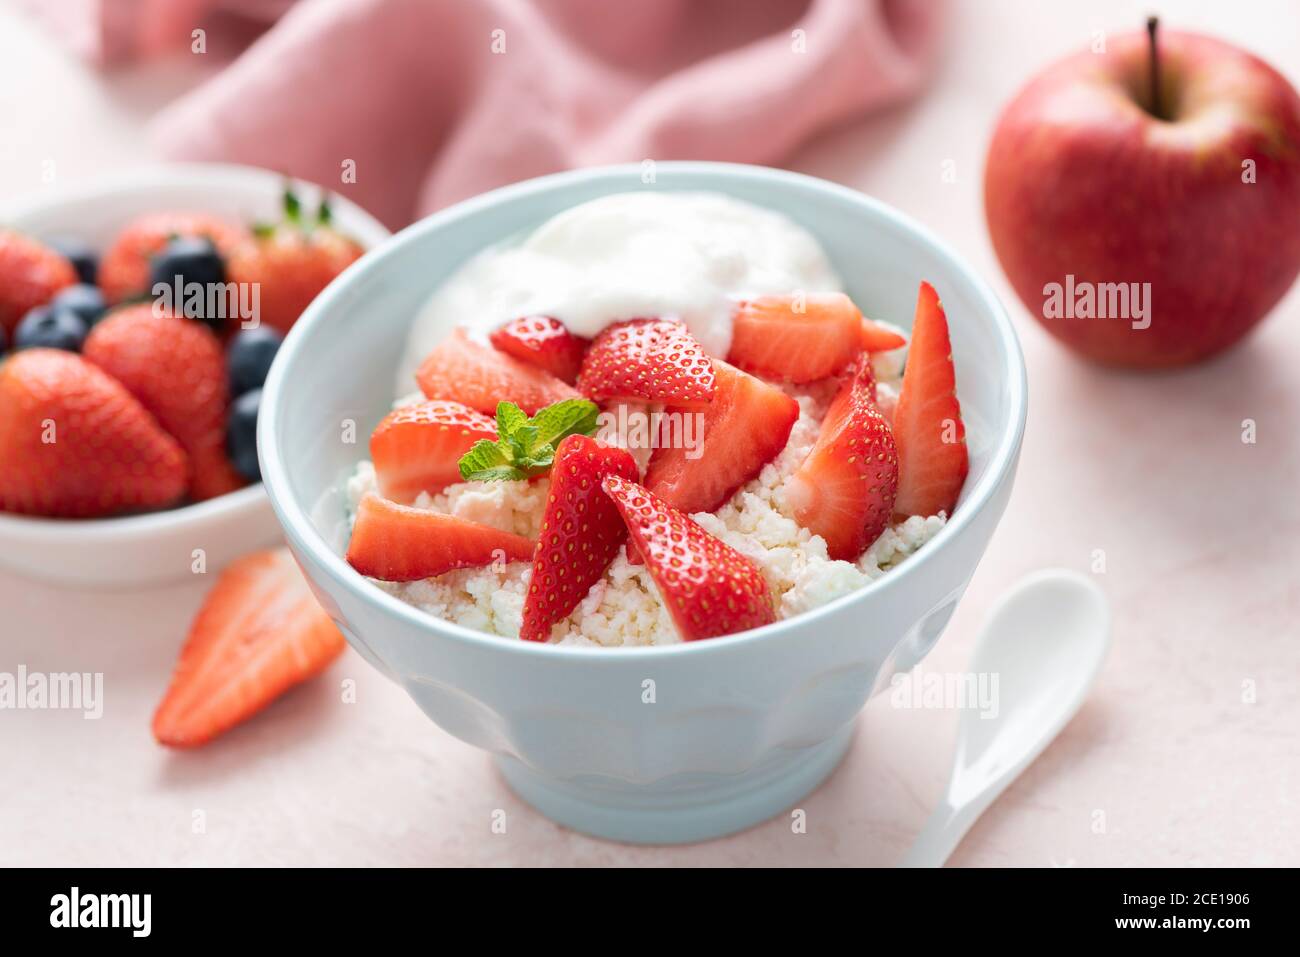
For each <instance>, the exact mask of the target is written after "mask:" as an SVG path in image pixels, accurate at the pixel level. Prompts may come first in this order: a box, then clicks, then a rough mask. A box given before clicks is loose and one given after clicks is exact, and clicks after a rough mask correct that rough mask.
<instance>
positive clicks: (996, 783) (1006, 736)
mask: <svg viewBox="0 0 1300 957" xmlns="http://www.w3.org/2000/svg"><path fill="white" fill-rule="evenodd" d="M1109 646H1110V608H1109V605H1108V603H1107V601H1106V596H1105V595H1104V594H1102V591H1101V589H1100V588H1098V587H1097V585H1096V584H1095V583H1094V582H1093V581H1092V580H1091V579H1089V578H1086V577H1085V576H1083V575H1080V574H1078V573H1077V572H1071V571H1067V570H1065V569H1047V570H1044V571H1040V572H1036V573H1034V574H1032V575H1029V576H1027V577H1026V578H1024V579H1022V580H1021V581H1020V582H1019V583H1018V584H1016V585H1015V587H1013V588H1012V589H1011V591H1010V592H1008V593H1007V594H1006V595H1005V596H1004V597H1003V598H1002V600H1001V601H1000V602H999V603H998V605H997V606H996V607H995V608H994V609H993V611H992V613H991V614H990V615H989V618H988V620H987V622H985V625H984V630H983V632H981V634H980V637H979V640H978V641H977V643H976V646H975V654H974V656H973V657H972V659H971V667H970V670H971V671H972V672H973V673H975V674H980V675H983V674H987V675H991V676H996V679H997V685H996V689H997V697H996V702H995V707H994V708H992V709H989V710H988V711H977V710H966V711H963V712H962V713H961V719H960V723H959V725H958V729H957V752H956V756H955V758H954V760H953V768H952V775H951V777H950V778H949V781H948V789H947V792H946V794H945V795H944V798H943V800H942V802H941V803H940V804H939V806H938V807H937V808H936V809H935V811H934V813H933V814H932V815H931V816H930V819H929V820H928V821H927V822H926V825H925V827H924V828H923V829H922V830H921V833H920V835H918V837H917V839H916V841H915V843H914V844H913V845H912V848H911V850H910V851H909V852H908V853H907V856H906V857H905V858H904V859H903V860H902V862H901V865H900V866H903V867H939V866H941V865H942V864H943V862H944V861H945V860H947V859H948V855H949V854H951V853H952V851H953V850H954V849H955V848H956V847H957V844H958V843H960V841H961V839H962V837H963V836H965V834H966V832H967V831H968V830H969V829H970V827H971V825H972V824H974V823H975V821H976V820H977V819H978V818H979V816H980V815H981V814H982V813H984V811H985V809H986V808H988V806H989V805H990V804H992V803H993V801H994V800H995V799H996V798H997V797H998V795H1000V794H1001V793H1002V792H1003V791H1004V790H1005V789H1006V787H1007V785H1008V784H1010V783H1011V782H1012V781H1013V780H1015V778H1016V777H1017V776H1019V774H1020V772H1021V771H1023V770H1024V769H1025V768H1027V767H1029V765H1030V764H1032V763H1033V761H1034V759H1036V758H1037V757H1038V756H1039V755H1040V754H1042V753H1043V750H1044V749H1045V748H1046V747H1047V745H1048V744H1050V743H1051V742H1052V740H1053V739H1054V738H1055V737H1056V736H1057V734H1059V733H1060V731H1061V729H1062V728H1064V727H1065V725H1066V723H1067V722H1069V720H1070V719H1071V718H1073V717H1074V715H1075V713H1076V712H1077V711H1078V710H1079V707H1080V705H1082V704H1083V701H1084V698H1086V697H1087V694H1088V691H1089V689H1090V688H1091V687H1092V683H1093V680H1094V679H1095V678H1096V677H1097V672H1098V671H1099V670H1100V668H1101V663H1102V661H1103V660H1104V659H1105V657H1106V650H1107V648H1108V647H1109Z"/></svg>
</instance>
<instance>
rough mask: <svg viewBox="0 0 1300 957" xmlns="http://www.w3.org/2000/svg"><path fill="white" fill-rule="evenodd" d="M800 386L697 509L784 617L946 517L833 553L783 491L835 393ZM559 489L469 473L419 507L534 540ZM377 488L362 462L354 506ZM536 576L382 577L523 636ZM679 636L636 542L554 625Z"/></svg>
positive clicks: (888, 562)
mask: <svg viewBox="0 0 1300 957" xmlns="http://www.w3.org/2000/svg"><path fill="white" fill-rule="evenodd" d="M891 363H893V357H877V358H876V370H877V374H880V373H883V372H887V371H889V369H890V367H891ZM895 368H896V365H895ZM897 386H898V382H897V379H896V378H895V379H893V380H885V381H882V382H881V383H880V384H879V386H878V387H877V395H878V397H880V398H883V397H884V396H885V395H886V394H888V393H892V394H895V395H896V394H897ZM791 394H792V395H794V397H795V398H796V399H797V400H798V402H799V419H798V421H796V422H795V425H794V428H793V429H792V430H791V432H790V440H789V442H788V443H787V444H786V447H785V449H784V450H783V451H782V452H781V453H780V454H779V455H778V456H777V457H776V458H775V459H773V460H772V461H771V462H769V463H768V464H767V465H766V466H764V467H763V470H762V471H761V472H760V473H759V474H758V476H757V477H755V478H754V479H752V480H751V481H749V482H748V483H746V484H745V485H744V486H742V487H741V488H740V489H739V490H738V491H737V492H736V494H735V495H733V496H732V498H731V500H730V501H729V502H727V504H725V505H723V506H722V508H720V509H718V511H717V512H716V513H710V512H697V513H696V514H694V515H692V516H691V517H692V518H693V519H694V520H695V521H696V522H698V523H699V524H700V525H701V526H702V527H703V528H704V529H705V530H706V531H708V532H709V533H710V534H712V535H715V536H717V537H718V538H720V539H722V540H723V541H724V542H726V543H727V544H728V545H730V546H731V547H733V548H735V549H736V550H737V551H739V552H741V553H742V554H744V555H747V556H749V557H750V558H752V559H753V560H754V561H755V562H757V563H758V566H759V568H760V569H761V570H762V572H763V576H764V578H766V579H767V583H768V586H769V588H770V589H771V591H772V596H773V598H775V599H776V602H777V617H778V618H789V617H791V616H793V615H798V614H800V613H802V612H805V611H809V610H811V609H813V608H816V607H817V606H819V605H824V604H826V603H827V602H829V601H832V600H834V599H836V598H839V597H840V596H841V595H847V594H848V593H850V592H853V591H856V590H857V589H859V588H862V587H863V586H864V585H867V584H869V583H871V582H872V581H874V580H875V579H877V578H879V577H880V576H881V575H883V574H884V573H885V572H886V571H888V570H889V569H891V568H893V567H894V566H896V565H897V564H898V563H899V562H901V561H903V559H905V558H907V556H909V555H911V554H912V553H913V552H915V551H916V550H917V549H918V548H920V547H921V546H922V545H924V544H925V543H926V542H927V541H929V540H930V539H931V538H933V537H934V535H935V534H936V533H937V532H938V531H939V529H941V528H942V527H943V525H944V521H945V516H944V515H943V514H942V513H940V514H938V515H932V516H928V517H925V516H920V515H914V516H912V517H910V518H908V519H907V520H906V521H903V522H899V523H897V524H895V525H893V526H891V527H890V528H888V529H886V530H885V532H884V533H883V534H882V535H881V536H880V538H878V539H876V541H875V542H874V543H873V544H872V545H871V547H870V548H868V549H867V551H866V552H865V553H864V554H863V555H862V557H861V558H859V559H858V561H856V562H844V561H834V560H832V559H831V558H830V557H828V556H827V554H826V542H825V541H824V540H823V539H822V538H821V537H820V536H818V535H812V534H810V533H809V532H808V531H807V530H806V529H804V528H801V527H800V526H799V525H798V523H796V522H795V521H794V519H793V518H792V517H791V514H790V511H789V509H788V507H787V505H786V503H785V499H784V495H783V491H782V490H783V487H784V485H785V480H786V479H787V478H788V477H789V476H790V475H792V474H794V472H795V470H796V469H798V467H799V465H800V464H801V463H802V462H803V459H804V457H805V456H806V455H807V454H808V452H809V450H810V449H811V448H812V446H813V444H814V443H815V442H816V441H817V433H818V430H819V428H820V425H821V419H822V416H823V415H824V414H825V410H826V404H827V402H828V401H829V398H830V396H829V393H828V391H827V390H826V389H825V388H823V389H822V390H806V387H805V391H802V392H795V391H791ZM549 486H550V483H549V482H548V481H547V480H546V479H538V480H536V481H533V482H463V483H460V484H457V485H452V486H449V487H448V488H446V489H444V490H443V491H442V492H441V493H440V494H438V495H427V494H426V495H421V496H420V497H419V498H418V499H417V500H416V501H415V503H414V504H415V505H416V506H417V507H420V508H431V509H435V510H437V511H440V512H446V513H449V514H452V515H456V516H458V517H460V518H465V519H469V520H470V521H475V522H481V523H483V524H485V525H491V526H492V527H494V528H499V529H502V530H503V531H509V532H514V533H516V534H519V535H526V536H528V537H530V538H535V537H537V534H538V530H539V529H540V527H541V522H542V514H543V512H544V511H545V507H546V496H547V492H548V490H549ZM374 489H375V475H374V469H373V467H372V466H371V465H370V463H368V462H363V463H362V464H361V465H360V466H358V468H357V470H356V472H355V474H354V475H353V476H352V478H351V480H350V481H349V483H348V500H349V503H350V505H351V507H352V508H353V509H355V507H356V503H357V502H359V501H360V500H361V497H362V496H363V495H365V494H366V493H367V492H369V491H372V490H374ZM531 575H532V568H531V566H530V565H529V563H527V562H511V563H510V564H508V565H506V566H505V567H504V568H503V569H501V570H499V571H494V570H492V569H490V568H473V569H462V570H460V571H455V572H449V573H447V574H445V575H440V576H438V577H437V578H430V579H426V580H424V581H418V582H376V584H377V585H378V586H379V587H380V588H382V589H384V590H385V591H387V592H388V593H389V594H391V595H394V596H396V597H397V598H399V599H401V600H402V601H404V602H406V603H408V604H411V605H414V606H416V607H417V608H420V609H422V610H423V611H426V612H428V613H429V614H431V615H434V616H436V617H438V618H444V619H446V620H448V621H454V622H456V623H457V624H460V625H464V626H465V627H467V628H474V629H476V630H478V631H485V632H489V633H491V634H495V635H502V636H505V637H511V638H514V637H518V635H519V629H520V626H521V624H522V621H523V610H524V596H525V595H526V594H527V592H528V582H529V579H530V578H531ZM680 640H681V639H680V638H679V637H678V635H677V631H676V629H675V628H674V626H673V622H672V617H671V616H670V615H669V613H668V610H667V608H666V606H665V605H664V604H663V602H662V601H660V599H659V595H658V592H657V590H656V588H655V584H654V581H653V579H652V578H651V577H650V573H649V571H648V569H647V568H646V566H645V565H630V564H628V561H627V554H626V550H620V551H619V554H618V557H617V558H615V559H614V561H613V562H612V563H611V564H610V566H609V568H608V569H607V570H606V571H605V574H604V576H603V577H602V578H601V580H600V581H598V582H597V583H596V584H595V586H593V587H592V589H591V591H590V592H589V593H588V595H587V597H586V599H585V600H584V601H583V602H582V603H581V604H580V605H579V606H578V607H577V608H576V609H575V610H574V612H573V613H572V614H571V615H569V617H568V618H566V619H564V620H563V621H561V622H558V623H557V624H556V625H555V627H554V628H553V630H552V632H551V641H552V642H553V643H555V644H564V645H587V646H604V647H616V646H633V645H667V644H674V643H676V642H678V641H680Z"/></svg>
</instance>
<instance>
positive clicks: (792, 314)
mask: <svg viewBox="0 0 1300 957" xmlns="http://www.w3.org/2000/svg"><path fill="white" fill-rule="evenodd" d="M731 322H732V326H731V330H732V331H731V349H730V350H729V351H728V353H727V361H728V362H730V363H732V364H733V365H736V366H739V367H740V368H742V369H744V370H746V371H748V372H753V373H756V374H757V375H761V376H763V377H765V378H768V379H781V380H784V381H787V382H812V381H813V380H815V379H824V378H826V377H827V376H830V375H834V374H835V373H837V372H839V371H840V370H841V369H843V368H844V367H845V366H846V365H848V364H849V363H850V362H852V361H853V357H854V356H856V355H857V354H858V353H859V352H861V351H862V328H863V326H862V323H863V319H862V313H860V312H859V311H858V307H857V306H855V305H853V302H852V300H850V299H849V297H848V296H846V295H844V294H843V293H839V292H832V293H820V294H815V295H809V296H759V297H757V298H755V299H747V300H744V301H742V302H739V303H737V304H736V307H735V309H734V310H733V312H732V317H731Z"/></svg>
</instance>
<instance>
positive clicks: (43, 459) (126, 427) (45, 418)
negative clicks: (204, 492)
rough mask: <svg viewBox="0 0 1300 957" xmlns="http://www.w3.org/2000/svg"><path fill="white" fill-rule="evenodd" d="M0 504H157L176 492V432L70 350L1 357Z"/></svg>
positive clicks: (93, 510) (92, 509) (73, 507)
mask: <svg viewBox="0 0 1300 957" xmlns="http://www.w3.org/2000/svg"><path fill="white" fill-rule="evenodd" d="M0 463H3V467H0V509H3V510H5V511H9V512H23V513H26V514H30V515H47V516H53V517H64V518H99V517H102V516H107V515H114V514H117V513H119V512H125V511H133V510H139V509H150V508H164V507H166V506H168V505H173V504H175V503H176V501H177V500H178V499H179V498H180V497H181V496H182V495H183V494H184V492H185V482H186V475H187V474H188V463H187V461H186V456H185V452H184V451H183V450H182V449H181V447H180V445H178V444H177V442H176V440H175V439H173V438H172V437H171V436H170V435H168V434H167V433H166V432H165V431H163V429H162V428H161V427H159V425H158V421H157V419H155V418H154V417H153V416H152V415H150V414H149V412H148V410H147V409H145V407H144V406H143V405H141V404H140V402H139V400H137V399H136V398H135V397H134V396H133V395H131V393H130V392H128V391H127V390H126V388H125V387H124V386H123V385H122V384H121V383H120V382H118V381H117V380H116V379H114V378H113V377H112V376H110V375H108V374H107V373H105V372H104V371H102V370H101V369H99V368H98V367H96V366H95V365H92V364H91V363H89V362H87V361H86V360H85V359H83V358H82V357H81V356H78V355H74V354H73V353H71V352H62V351H59V350H54V349H28V350H26V351H23V352H19V353H17V354H16V355H13V356H10V357H9V358H8V359H5V360H4V361H3V362H2V363H0Z"/></svg>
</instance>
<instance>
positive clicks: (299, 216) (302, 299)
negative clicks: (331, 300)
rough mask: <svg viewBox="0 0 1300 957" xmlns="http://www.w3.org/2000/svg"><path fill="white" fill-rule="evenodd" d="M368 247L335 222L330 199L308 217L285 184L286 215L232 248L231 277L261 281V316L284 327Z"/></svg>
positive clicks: (274, 325) (283, 329) (281, 329)
mask: <svg viewBox="0 0 1300 957" xmlns="http://www.w3.org/2000/svg"><path fill="white" fill-rule="evenodd" d="M364 252H365V250H364V249H363V248H362V247H361V244H360V243H358V242H356V241H355V240H353V239H350V238H349V237H347V236H344V235H343V234H342V233H340V232H339V231H338V230H337V229H335V228H334V225H333V218H332V215H331V212H330V207H329V203H328V202H327V201H325V200H322V201H321V203H320V206H319V207H318V208H317V211H316V216H315V218H314V219H310V220H309V219H307V218H305V217H304V216H303V212H302V204H301V203H300V202H299V200H298V197H297V195H296V194H295V193H294V192H293V191H292V190H288V189H286V190H285V192H284V219H283V220H282V221H281V222H279V223H276V224H274V225H259V226H257V227H255V228H254V230H253V235H252V236H251V237H249V238H248V239H247V240H245V241H244V242H242V243H240V244H239V245H238V246H237V247H235V248H234V249H233V250H232V251H231V253H230V255H229V256H228V258H227V262H226V273H227V275H228V277H229V280H230V281H231V282H234V283H242V284H250V285H251V284H253V283H256V284H257V285H258V287H259V289H260V302H259V306H260V309H261V313H260V318H261V321H262V322H263V323H265V324H266V325H268V326H271V327H272V328H273V329H276V330H278V331H279V332H282V333H284V332H288V331H289V329H290V328H292V326H293V324H294V323H295V322H297V321H298V317H299V316H300V315H302V313H303V310H305V309H306V308H307V307H308V306H309V305H311V301H312V300H313V299H315V298H316V296H317V295H319V294H320V292H321V290H322V289H324V288H325V287H326V286H328V285H329V284H330V283H331V282H332V281H333V280H334V277H335V276H337V275H338V274H339V273H341V272H343V270H344V269H347V268H348V266H350V265H352V264H353V263H354V262H356V261H357V260H358V259H360V258H361V256H362V254H363V253H364Z"/></svg>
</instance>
